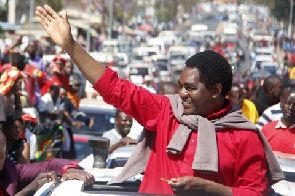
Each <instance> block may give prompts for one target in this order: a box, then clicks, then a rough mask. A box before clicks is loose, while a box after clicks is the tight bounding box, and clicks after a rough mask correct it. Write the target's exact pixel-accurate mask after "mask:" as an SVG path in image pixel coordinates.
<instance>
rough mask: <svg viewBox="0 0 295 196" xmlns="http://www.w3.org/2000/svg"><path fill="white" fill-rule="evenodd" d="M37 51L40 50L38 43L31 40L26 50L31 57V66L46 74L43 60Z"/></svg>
mask: <svg viewBox="0 0 295 196" xmlns="http://www.w3.org/2000/svg"><path fill="white" fill-rule="evenodd" d="M37 50H38V41H36V40H31V41H30V42H29V43H28V46H27V48H26V51H27V54H28V57H29V64H31V65H33V66H34V67H36V68H37V69H39V70H41V71H42V72H46V70H45V64H44V62H43V58H42V57H41V56H40V55H38V54H37Z"/></svg>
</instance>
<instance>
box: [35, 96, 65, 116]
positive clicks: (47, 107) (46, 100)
mask: <svg viewBox="0 0 295 196" xmlns="http://www.w3.org/2000/svg"><path fill="white" fill-rule="evenodd" d="M60 107H61V103H60V99H57V101H56V103H55V104H54V103H53V100H52V97H51V94H50V93H46V94H45V95H43V96H42V97H41V100H40V102H39V105H38V108H39V111H41V112H49V113H52V112H54V111H57V110H58V109H60Z"/></svg>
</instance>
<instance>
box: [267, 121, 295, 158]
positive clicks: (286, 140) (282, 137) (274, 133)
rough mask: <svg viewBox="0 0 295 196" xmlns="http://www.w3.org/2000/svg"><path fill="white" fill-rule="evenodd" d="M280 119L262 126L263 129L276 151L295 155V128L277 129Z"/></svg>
mask: <svg viewBox="0 0 295 196" xmlns="http://www.w3.org/2000/svg"><path fill="white" fill-rule="evenodd" d="M277 123H278V121H273V122H270V123H268V124H266V125H264V127H263V128H262V131H263V133H264V135H265V137H266V139H267V140H268V142H269V144H270V145H271V148H272V149H273V150H274V151H280V152H283V153H289V154H294V155H295V128H293V129H288V128H286V129H282V128H278V129H276V128H275V126H276V125H277Z"/></svg>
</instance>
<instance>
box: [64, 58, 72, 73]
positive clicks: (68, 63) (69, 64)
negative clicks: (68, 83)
mask: <svg viewBox="0 0 295 196" xmlns="http://www.w3.org/2000/svg"><path fill="white" fill-rule="evenodd" d="M64 72H65V75H66V76H68V77H69V76H70V75H72V74H73V73H74V65H73V63H72V61H71V60H68V61H66V63H65V68H64Z"/></svg>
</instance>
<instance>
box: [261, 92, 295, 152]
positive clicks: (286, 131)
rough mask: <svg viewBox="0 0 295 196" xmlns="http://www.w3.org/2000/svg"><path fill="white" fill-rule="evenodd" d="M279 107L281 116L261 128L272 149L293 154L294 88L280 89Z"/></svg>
mask: <svg viewBox="0 0 295 196" xmlns="http://www.w3.org/2000/svg"><path fill="white" fill-rule="evenodd" d="M281 97H282V98H281V107H282V112H283V117H282V118H281V119H280V120H278V121H272V122H270V123H268V124H266V125H264V127H263V128H262V131H263V133H264V135H265V136H266V138H267V140H268V142H269V143H270V145H271V147H272V149H273V150H274V151H279V152H283V153H287V154H293V155H295V88H294V87H286V88H284V89H283V90H282V95H281Z"/></svg>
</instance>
